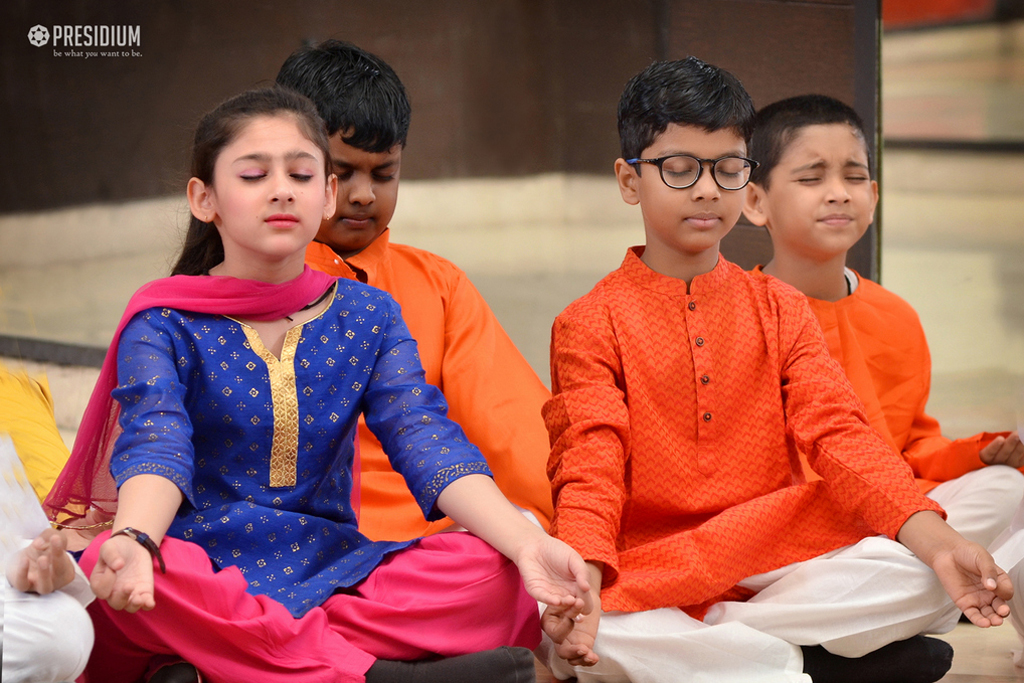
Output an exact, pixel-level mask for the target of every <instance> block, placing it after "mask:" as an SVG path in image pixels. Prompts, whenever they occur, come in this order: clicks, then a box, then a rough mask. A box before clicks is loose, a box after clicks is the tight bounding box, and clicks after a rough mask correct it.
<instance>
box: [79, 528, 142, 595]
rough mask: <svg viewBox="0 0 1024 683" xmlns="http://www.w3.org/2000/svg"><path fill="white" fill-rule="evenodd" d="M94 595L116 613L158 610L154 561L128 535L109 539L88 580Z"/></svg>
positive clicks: (102, 546)
mask: <svg viewBox="0 0 1024 683" xmlns="http://www.w3.org/2000/svg"><path fill="white" fill-rule="evenodd" d="M89 583H90V584H91V586H92V592H93V593H95V594H96V597H98V598H99V599H101V600H106V601H107V602H108V603H109V604H110V606H111V607H113V608H114V609H117V610H121V609H123V610H127V611H128V612H137V611H139V610H140V609H142V610H151V609H153V608H154V607H156V601H155V599H154V597H153V558H152V556H150V554H149V551H148V550H146V549H145V548H144V547H143V546H142V545H141V544H139V543H137V542H135V541H133V540H132V539H130V538H128V537H127V536H114V537H113V538H108V539H107V540H106V541H104V542H103V545H101V546H100V556H99V559H98V560H97V561H96V567H95V568H94V569H93V571H92V577H91V578H90V580H89Z"/></svg>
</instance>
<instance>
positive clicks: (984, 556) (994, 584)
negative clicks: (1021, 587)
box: [977, 552, 1013, 601]
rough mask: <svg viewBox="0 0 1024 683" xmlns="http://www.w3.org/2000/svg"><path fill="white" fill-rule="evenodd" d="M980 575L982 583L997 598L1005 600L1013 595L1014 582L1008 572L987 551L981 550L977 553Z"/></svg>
mask: <svg viewBox="0 0 1024 683" xmlns="http://www.w3.org/2000/svg"><path fill="white" fill-rule="evenodd" d="M977 563H978V575H979V576H980V577H981V585H982V586H983V587H984V588H985V589H986V590H989V591H992V593H993V595H994V597H995V598H997V599H1001V600H1003V601H1005V600H1009V599H1010V598H1012V597H1013V582H1012V581H1010V577H1009V576H1007V574H1006V572H1004V571H1003V570H1002V569H1000V568H999V566H998V565H997V564H996V562H995V560H993V559H992V556H991V555H989V554H988V553H987V552H979V553H978V555H977Z"/></svg>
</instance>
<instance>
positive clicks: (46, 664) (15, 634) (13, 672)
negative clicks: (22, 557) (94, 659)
mask: <svg viewBox="0 0 1024 683" xmlns="http://www.w3.org/2000/svg"><path fill="white" fill-rule="evenodd" d="M0 590H3V599H4V601H3V604H2V605H0V608H2V613H0V614H2V618H0V634H2V637H3V640H2V647H3V655H2V657H3V664H2V671H3V673H2V675H0V680H2V681H3V683H56V682H57V681H73V680H74V679H75V678H77V677H78V676H79V675H80V674H81V673H82V671H84V670H85V664H86V662H87V661H88V660H89V653H90V651H92V644H93V629H92V621H91V620H90V619H89V614H88V613H87V612H86V611H85V609H84V608H83V607H82V605H81V603H80V602H79V601H78V600H77V599H75V598H74V597H72V596H71V595H68V594H67V593H63V592H60V591H58V592H55V593H50V594H49V595H33V594H28V593H22V592H20V591H16V590H14V589H13V588H11V586H10V585H9V584H8V583H7V582H6V581H4V580H3V578H2V577H0Z"/></svg>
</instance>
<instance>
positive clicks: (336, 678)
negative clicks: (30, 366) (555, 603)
mask: <svg viewBox="0 0 1024 683" xmlns="http://www.w3.org/2000/svg"><path fill="white" fill-rule="evenodd" d="M108 537H109V534H108V533H104V534H102V535H101V536H100V537H98V538H97V539H96V540H95V541H94V542H93V543H92V544H91V545H90V546H89V548H88V549H87V550H86V551H85V553H84V555H83V556H82V560H81V562H80V564H81V566H82V568H83V569H84V570H85V572H86V574H91V573H92V570H93V567H94V566H95V564H96V560H97V557H98V553H99V546H100V544H101V543H102V542H103V541H104V540H106V539H107V538H108ZM160 550H161V553H162V554H163V556H164V560H165V561H166V563H167V574H166V575H161V574H160V572H159V569H155V570H154V582H155V584H154V585H155V595H156V608H155V609H153V610H152V611H149V612H136V613H134V614H129V613H127V612H123V611H117V610H113V609H111V608H110V606H109V605H108V604H107V603H106V601H104V600H96V601H95V602H93V603H92V605H90V607H89V612H90V614H91V615H92V618H93V622H94V625H95V628H96V645H95V647H94V649H93V652H92V656H91V658H90V660H89V665H88V667H87V668H86V672H85V680H86V681H88V682H89V683H135V682H136V681H139V680H141V679H142V678H143V676H144V675H145V673H146V671H147V668H148V666H149V662H150V660H151V659H152V658H153V657H166V656H168V655H170V656H172V657H173V656H176V657H180V658H182V659H185V660H187V661H189V662H191V663H192V664H194V665H195V666H196V668H197V669H198V670H199V671H200V672H201V673H202V674H203V676H204V677H205V678H206V680H208V681H210V683H254V682H256V681H259V682H260V683H278V682H280V683H294V681H303V682H304V683H320V682H323V683H328V682H329V683H341V682H345V683H348V682H350V681H351V682H358V683H363V681H364V674H365V672H366V670H367V669H369V668H370V666H371V665H372V664H373V663H374V661H376V659H378V658H379V659H395V660H406V661H411V660H420V659H433V658H437V657H451V656H456V655H461V654H467V653H470V652H479V651H482V650H489V649H492V648H496V647H500V646H502V645H509V646H519V647H527V648H530V649H533V648H535V647H536V646H537V645H538V643H539V642H540V624H539V617H538V610H537V603H536V601H535V600H533V599H532V598H530V597H529V595H527V593H526V590H525V589H524V587H523V582H522V579H521V578H520V576H519V571H518V569H517V568H516V566H515V565H514V564H513V563H512V562H510V561H509V560H507V559H506V558H505V557H503V556H502V555H501V554H499V553H498V552H497V551H496V550H494V549H493V548H491V547H490V546H489V545H487V544H486V543H485V542H483V541H481V540H480V539H478V538H476V537H475V536H472V535H470V534H467V533H444V534H437V535H434V536H429V537H427V538H424V539H422V540H420V541H419V542H418V543H416V544H414V545H413V546H411V547H409V548H407V549H406V550H403V551H400V552H397V553H395V554H393V555H390V556H389V557H388V558H387V559H386V560H385V561H384V562H382V563H381V564H380V566H378V567H377V569H375V570H374V571H373V573H371V574H370V576H369V577H367V579H365V580H364V581H363V582H361V583H359V584H357V585H356V586H355V587H353V588H352V589H349V590H348V591H346V592H344V593H336V594H335V595H332V596H331V597H330V598H329V599H328V600H327V601H326V602H325V603H324V604H323V605H322V606H320V607H316V608H314V609H312V610H311V611H309V612H308V613H306V614H305V615H304V616H303V617H302V618H300V619H296V618H294V617H292V615H291V614H290V613H289V612H288V611H287V610H286V609H285V608H284V606H283V605H281V604H280V603H278V602H276V601H275V600H273V599H271V598H268V597H266V596H263V595H256V596H254V595H251V594H250V593H247V592H246V590H245V589H246V581H245V579H244V578H243V577H242V574H241V572H240V571H239V570H238V569H237V568H236V567H227V568H225V569H223V570H221V571H220V572H216V573H215V572H214V571H213V569H212V567H211V565H210V560H209V558H208V557H207V556H206V553H204V552H203V550H202V548H200V547H199V546H197V545H195V544H193V543H188V542H186V541H181V540H178V539H174V538H167V539H164V542H163V544H162V545H161V547H160ZM154 566H155V563H154Z"/></svg>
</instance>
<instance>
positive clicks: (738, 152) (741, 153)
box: [652, 149, 747, 159]
mask: <svg viewBox="0 0 1024 683" xmlns="http://www.w3.org/2000/svg"><path fill="white" fill-rule="evenodd" d="M680 154H682V155H685V156H688V157H693V158H694V159H700V158H701V156H700V155H699V154H694V153H693V152H684V151H668V152H664V153H662V154H658V155H657V156H655V157H652V158H654V159H660V158H661V157H674V156H677V155H680ZM746 154H747V152H746V150H742V151H741V150H738V149H732V150H729V151H727V152H725V153H724V154H719V155H718V156H713V157H708V158H709V159H721V158H723V157H743V156H746Z"/></svg>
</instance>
